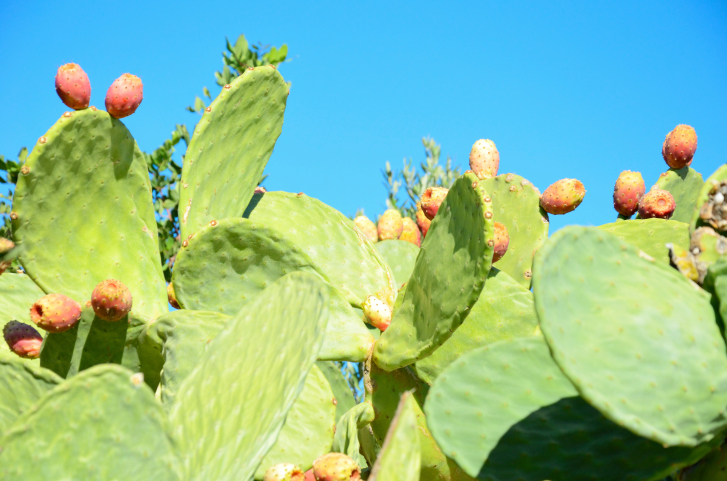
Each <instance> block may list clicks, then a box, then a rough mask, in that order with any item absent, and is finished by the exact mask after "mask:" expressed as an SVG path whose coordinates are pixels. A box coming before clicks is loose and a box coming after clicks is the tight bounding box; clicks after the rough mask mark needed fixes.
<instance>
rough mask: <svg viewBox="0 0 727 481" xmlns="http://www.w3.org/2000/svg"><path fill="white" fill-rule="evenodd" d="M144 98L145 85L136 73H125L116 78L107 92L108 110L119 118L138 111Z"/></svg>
mask: <svg viewBox="0 0 727 481" xmlns="http://www.w3.org/2000/svg"><path fill="white" fill-rule="evenodd" d="M143 99H144V85H143V84H142V83H141V79H140V78H139V77H137V76H136V75H131V74H130V73H125V74H124V75H122V76H121V77H119V78H117V79H116V80H114V83H112V84H111V87H109V89H108V91H107V92H106V110H107V111H108V113H109V114H110V115H111V116H112V117H115V118H117V119H123V118H124V117H128V116H129V115H131V114H133V113H134V112H136V109H137V108H138V107H139V105H140V104H141V101H142V100H143Z"/></svg>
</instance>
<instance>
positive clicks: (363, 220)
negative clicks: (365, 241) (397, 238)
mask: <svg viewBox="0 0 727 481" xmlns="http://www.w3.org/2000/svg"><path fill="white" fill-rule="evenodd" d="M353 223H354V224H356V227H358V230H360V231H361V232H362V233H363V234H364V235H365V236H366V237H368V238H369V239H371V242H376V241H378V240H379V234H378V232H377V231H376V224H374V223H373V222H371V219H369V218H368V217H366V216H365V215H358V216H356V218H355V219H353Z"/></svg>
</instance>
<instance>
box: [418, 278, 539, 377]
mask: <svg viewBox="0 0 727 481" xmlns="http://www.w3.org/2000/svg"><path fill="white" fill-rule="evenodd" d="M537 328H538V316H537V314H536V313H535V303H534V301H533V293H532V292H530V291H529V290H528V289H526V288H525V287H523V286H522V285H520V284H519V283H518V282H517V281H515V279H513V278H512V277H510V276H509V275H507V274H506V273H504V272H502V271H500V270H498V269H497V268H495V267H493V268H492V269H491V270H490V274H489V275H488V276H487V282H486V283H485V288H484V289H482V294H480V298H479V299H478V300H477V302H476V303H475V305H474V306H472V312H470V315H469V316H467V319H465V321H464V322H463V323H462V325H461V326H459V328H457V330H456V331H454V334H452V337H450V338H449V339H447V341H446V342H445V343H444V344H442V346H441V347H440V348H439V349H437V350H436V351H434V352H433V353H432V354H430V355H429V356H427V357H425V358H424V359H422V360H421V361H419V362H417V363H416V372H417V375H418V376H419V378H420V379H422V380H423V381H425V382H426V383H428V384H429V385H431V384H432V383H433V382H434V379H435V378H436V377H437V376H438V375H439V373H440V372H442V370H443V369H444V368H446V367H447V366H448V365H450V364H451V363H452V362H453V361H454V360H455V359H457V358H459V357H460V356H461V355H462V354H464V353H466V352H469V351H471V350H473V349H476V348H478V347H481V346H485V345H487V344H492V343H493V342H496V341H500V340H503V339H513V338H518V337H526V336H532V335H533V334H534V333H535V332H536V330H537Z"/></svg>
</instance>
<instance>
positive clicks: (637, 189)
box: [613, 170, 646, 217]
mask: <svg viewBox="0 0 727 481" xmlns="http://www.w3.org/2000/svg"><path fill="white" fill-rule="evenodd" d="M644 192H646V185H644V179H643V177H641V173H639V172H631V171H630V170H624V171H623V172H621V175H619V176H618V179H616V185H615V186H614V187H613V208H614V209H616V212H618V213H619V214H621V215H622V216H624V217H631V216H632V215H634V214H635V213H636V211H637V210H639V200H641V197H642V196H643V195H644Z"/></svg>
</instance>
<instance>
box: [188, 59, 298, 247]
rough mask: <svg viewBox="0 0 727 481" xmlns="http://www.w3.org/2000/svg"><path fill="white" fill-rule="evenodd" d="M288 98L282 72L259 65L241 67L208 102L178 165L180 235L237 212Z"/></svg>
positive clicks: (257, 178)
mask: <svg viewBox="0 0 727 481" xmlns="http://www.w3.org/2000/svg"><path fill="white" fill-rule="evenodd" d="M287 100H288V85H287V84H286V83H285V81H284V80H283V77H282V76H281V75H280V73H279V72H278V71H277V70H276V69H275V68H274V67H272V66H264V67H257V68H253V69H248V70H246V71H244V72H243V73H242V75H240V76H239V77H237V78H236V79H235V80H233V81H232V83H231V84H229V85H226V86H225V87H224V88H223V89H222V91H221V92H220V94H219V95H218V96H217V98H216V99H215V100H214V102H212V103H211V104H210V106H209V107H207V109H206V110H205V113H204V114H203V115H202V118H201V119H200V120H199V124H197V127H196V128H195V130H194V135H193V136H192V141H191V142H190V143H189V147H187V156H186V157H185V159H184V167H183V169H182V186H181V189H180V191H181V192H180V196H179V220H180V227H181V234H182V238H187V237H188V236H189V235H190V234H194V233H195V232H197V230H199V229H200V228H202V227H204V226H206V225H207V224H209V223H210V222H211V221H213V220H218V221H219V220H221V219H227V218H230V217H240V216H241V215H242V213H243V212H244V211H245V207H247V204H248V202H250V199H251V198H252V195H253V192H254V191H255V186H257V184H258V182H260V179H261V178H262V174H263V170H264V169H265V165H266V164H267V162H268V159H269V158H270V155H271V154H272V153H273V148H274V147H275V142H276V141H277V140H278V136H279V135H280V132H281V131H282V129H283V114H284V112H285V103H286V101H287Z"/></svg>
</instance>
